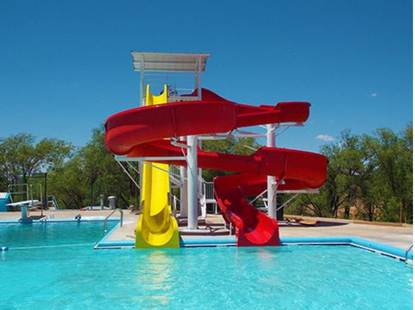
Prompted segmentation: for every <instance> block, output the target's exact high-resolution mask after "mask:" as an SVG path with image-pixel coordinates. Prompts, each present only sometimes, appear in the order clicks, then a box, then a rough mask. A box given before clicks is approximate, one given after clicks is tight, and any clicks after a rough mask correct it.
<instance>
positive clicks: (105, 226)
mask: <svg viewBox="0 0 415 310" xmlns="http://www.w3.org/2000/svg"><path fill="white" fill-rule="evenodd" d="M116 211H119V212H120V219H121V221H120V227H122V222H123V219H124V213H123V212H122V209H120V208H117V209H115V210H114V211H112V212H111V213H110V214H108V216H107V217H106V218H105V220H104V235H106V234H107V222H108V219H109V218H110V217H111V215H113V214H114V213H115V212H116Z"/></svg>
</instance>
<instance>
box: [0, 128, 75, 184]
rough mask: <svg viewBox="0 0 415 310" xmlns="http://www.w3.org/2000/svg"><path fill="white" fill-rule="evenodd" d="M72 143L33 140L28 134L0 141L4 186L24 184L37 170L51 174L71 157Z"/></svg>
mask: <svg viewBox="0 0 415 310" xmlns="http://www.w3.org/2000/svg"><path fill="white" fill-rule="evenodd" d="M72 149H73V147H72V145H71V144H69V143H67V142H65V141H63V140H58V139H49V138H45V139H42V140H41V141H39V142H38V143H36V138H35V137H34V136H33V135H31V134H27V133H22V134H18V135H14V136H11V137H9V138H2V139H0V154H1V155H0V175H1V176H2V177H1V179H2V180H3V181H2V182H3V184H4V183H7V184H13V183H27V180H28V177H29V176H30V175H31V174H33V173H35V172H40V171H44V172H46V171H52V170H53V169H55V168H56V167H60V166H62V165H63V164H64V162H65V160H67V159H68V157H69V156H70V154H71V151H72ZM3 186H4V185H3Z"/></svg>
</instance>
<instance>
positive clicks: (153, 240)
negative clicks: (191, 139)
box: [135, 85, 179, 249]
mask: <svg viewBox="0 0 415 310" xmlns="http://www.w3.org/2000/svg"><path fill="white" fill-rule="evenodd" d="M162 103H167V86H164V91H163V93H162V94H160V95H159V96H155V95H152V94H151V93H150V85H147V89H146V105H147V106H149V105H153V104H162ZM168 170H169V166H168V165H165V164H155V163H154V164H151V165H150V164H149V163H147V162H144V163H143V175H142V185H141V210H142V211H141V214H140V216H139V218H138V223H137V228H136V237H135V247H136V248H143V249H146V248H178V247H179V229H178V225H177V221H176V219H175V218H174V217H172V216H171V206H170V197H169V196H170V180H169V173H168V172H167V171H168Z"/></svg>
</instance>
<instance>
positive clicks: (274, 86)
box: [0, 0, 413, 151]
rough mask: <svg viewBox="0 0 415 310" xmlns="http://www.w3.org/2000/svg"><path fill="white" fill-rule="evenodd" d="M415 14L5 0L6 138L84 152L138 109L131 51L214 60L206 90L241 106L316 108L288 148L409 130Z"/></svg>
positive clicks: (375, 0)
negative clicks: (104, 129) (93, 138)
mask: <svg viewBox="0 0 415 310" xmlns="http://www.w3.org/2000/svg"><path fill="white" fill-rule="evenodd" d="M236 4H237V5H236ZM412 12H413V10H412V1H410V0H397V1H390V0H387V1H384V0H336V1H333V0H314V1H309V0H290V1H288V0H284V1H282V0H279V1H256V2H254V1H237V2H236V1H225V0H221V1H102V0H101V1H20V0H13V1H12V0H9V1H7V0H5V1H1V2H0V38H1V41H0V42H1V45H2V48H1V49H0V55H1V57H0V107H1V112H0V113H1V114H0V115H1V120H2V121H1V122H0V137H7V136H9V135H13V134H17V133H21V132H30V133H32V134H34V135H35V136H36V137H38V138H39V139H40V138H44V137H54V138H59V139H64V140H67V141H70V142H72V143H74V144H75V145H77V146H82V145H84V144H85V143H86V142H87V141H88V140H89V139H90V134H91V130H92V128H94V127H96V126H98V125H99V124H101V123H103V122H104V121H105V119H106V118H107V117H109V116H110V115H112V114H114V113H116V112H119V111H121V110H125V109H128V108H132V107H135V106H137V105H138V98H139V74H138V73H137V72H133V71H132V58H131V55H130V52H131V51H149V52H189V53H211V54H212V56H211V57H210V58H209V60H208V64H207V70H206V73H205V74H204V76H203V86H204V87H206V88H209V89H211V90H213V91H215V92H217V93H218V94H219V95H221V96H223V97H225V98H227V99H229V100H232V101H236V102H240V103H246V104H252V105H259V104H274V103H277V102H279V101H309V102H311V104H312V107H311V116H310V118H309V121H308V122H307V123H305V126H304V127H301V128H290V129H288V130H287V131H286V132H285V133H284V134H283V135H281V136H280V137H279V138H278V139H277V145H279V146H282V147H287V148H296V149H303V150H309V151H318V150H319V147H320V146H321V145H322V144H323V143H327V142H325V141H324V138H326V139H331V138H334V139H336V138H337V137H338V136H339V134H340V132H341V131H342V130H343V129H346V128H350V129H351V130H352V132H353V133H356V134H360V133H372V132H373V131H374V130H375V129H376V128H378V127H381V126H385V127H389V128H391V129H393V130H396V131H399V130H401V129H403V128H404V127H405V125H406V124H408V123H409V122H410V121H412V117H413V113H412V110H413V92H412V88H413V82H412V79H413V73H412V70H413V66H412V59H413V52H412V40H413V35H412V29H413V26H412ZM317 137H320V138H317Z"/></svg>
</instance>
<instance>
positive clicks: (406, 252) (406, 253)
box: [405, 243, 414, 262]
mask: <svg viewBox="0 0 415 310" xmlns="http://www.w3.org/2000/svg"><path fill="white" fill-rule="evenodd" d="M413 247H414V244H413V243H412V244H411V246H410V247H409V248H408V249H407V250H406V251H405V262H406V261H407V260H408V254H409V251H410V250H411V249H412V248H413Z"/></svg>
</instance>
